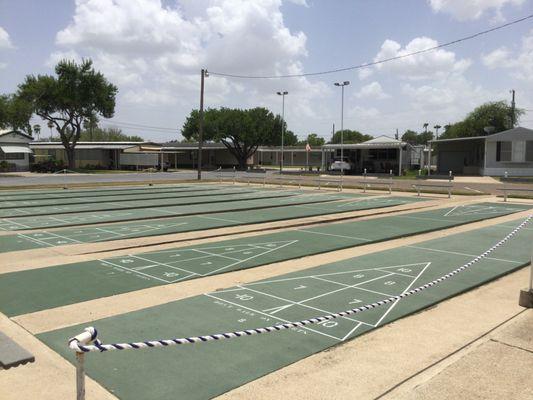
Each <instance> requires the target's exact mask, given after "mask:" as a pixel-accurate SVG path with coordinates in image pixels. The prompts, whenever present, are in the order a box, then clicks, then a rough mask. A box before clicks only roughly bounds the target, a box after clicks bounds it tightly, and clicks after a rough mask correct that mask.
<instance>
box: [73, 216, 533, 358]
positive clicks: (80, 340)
mask: <svg viewBox="0 0 533 400" xmlns="http://www.w3.org/2000/svg"><path fill="white" fill-rule="evenodd" d="M531 219H533V214H532V215H529V216H528V217H527V218H526V219H525V220H524V221H522V222H521V223H520V224H519V225H518V226H516V227H515V228H514V229H513V230H512V231H511V232H510V233H509V234H507V236H505V237H504V238H503V239H501V240H500V241H499V242H497V243H496V244H494V245H493V246H491V247H490V248H489V249H487V250H486V251H484V252H483V253H482V254H480V255H478V256H477V257H475V258H473V259H472V260H470V261H469V262H467V263H466V264H464V265H462V266H460V267H459V268H456V269H454V270H453V271H451V272H448V273H447V274H445V275H442V276H441V277H439V278H437V279H434V280H432V281H430V282H428V283H425V284H424V285H422V286H419V287H416V288H414V289H411V290H408V291H406V292H404V293H402V294H400V295H396V296H391V297H388V298H385V299H383V300H380V301H377V302H375V303H369V304H366V305H363V306H359V307H356V308H352V309H349V310H345V311H341V312H338V313H332V314H326V315H323V316H319V317H315V318H310V319H304V320H301V321H297V322H287V323H284V324H278V325H272V326H267V327H263V328H255V329H246V330H242V331H234V332H226V333H217V334H212V335H204V336H192V337H184V338H174V339H160V340H147V341H142V342H130V343H111V344H102V343H101V342H100V341H99V340H98V339H96V336H97V332H96V329H95V328H93V327H88V328H85V332H83V333H81V334H80V335H78V336H76V337H74V338H72V339H70V340H69V342H68V344H69V347H70V349H72V350H74V351H76V352H78V353H88V352H93V351H98V352H104V351H112V350H139V349H146V348H153V347H167V346H175V345H181V344H194V343H202V342H209V341H216V340H225V339H235V338H239V337H244V336H253V335H259V334H263V333H270V332H279V331H283V330H288V329H293V328H301V327H305V326H307V325H311V324H317V323H320V322H324V321H328V320H332V319H336V318H341V317H346V316H349V315H354V314H359V313H362V312H364V311H367V310H371V309H374V308H376V307H380V306H383V305H385V304H390V303H393V302H396V301H399V300H402V299H405V298H406V297H409V296H412V295H414V294H417V293H420V292H422V291H424V290H427V289H429V288H431V287H434V286H436V285H438V284H440V283H442V282H443V281H445V280H447V279H449V278H451V277H453V276H455V275H457V274H459V273H461V272H463V271H466V270H467V269H468V268H470V267H472V266H473V265H474V264H476V263H478V262H479V261H481V260H482V259H484V258H486V257H487V256H488V255H489V254H491V253H492V252H494V250H496V249H497V248H498V247H500V246H502V245H503V244H505V243H506V242H508V241H509V240H510V239H511V238H512V237H513V236H515V235H516V234H517V233H518V232H519V231H520V230H521V229H522V228H524V227H525V226H526V225H527V224H528V223H529V221H530V220H531ZM90 342H93V344H88V343H90Z"/></svg>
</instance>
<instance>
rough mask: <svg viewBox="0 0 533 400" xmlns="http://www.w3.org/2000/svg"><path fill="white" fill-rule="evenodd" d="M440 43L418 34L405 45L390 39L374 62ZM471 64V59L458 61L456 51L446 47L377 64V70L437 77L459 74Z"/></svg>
mask: <svg viewBox="0 0 533 400" xmlns="http://www.w3.org/2000/svg"><path fill="white" fill-rule="evenodd" d="M437 45H438V42H437V41H436V40H434V39H431V38H428V37H424V36H423V37H418V38H415V39H413V40H411V41H410V42H409V43H408V44H407V45H406V46H405V47H404V48H402V46H401V44H400V43H398V42H396V41H394V40H391V39H387V40H385V41H384V42H383V44H382V45H381V49H380V51H379V53H378V54H377V55H376V57H375V58H374V61H378V60H383V59H388V58H393V57H401V56H404V55H406V54H409V53H414V52H417V51H421V50H425V49H428V48H433V47H435V46H437ZM470 65H471V61H470V60H468V59H460V60H457V58H456V56H455V53H454V52H451V51H447V50H444V49H438V50H433V51H428V52H425V53H422V54H417V55H414V56H410V57H405V58H401V59H398V60H394V61H391V62H388V63H385V64H378V65H377V66H376V68H377V69H378V70H381V71H384V72H389V73H393V74H396V75H398V76H400V77H402V78H406V79H411V80H421V79H437V78H439V79H440V78H443V77H446V76H448V75H450V74H456V75H460V74H462V73H464V72H465V71H466V70H467V69H468V68H469V67H470Z"/></svg>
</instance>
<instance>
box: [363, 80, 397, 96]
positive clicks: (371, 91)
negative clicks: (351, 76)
mask: <svg viewBox="0 0 533 400" xmlns="http://www.w3.org/2000/svg"><path fill="white" fill-rule="evenodd" d="M355 97H357V98H359V99H379V100H380V99H387V98H389V97H390V95H388V94H387V93H385V92H384V91H383V88H382V87H381V84H380V83H379V82H375V81H374V82H372V83H369V84H368V85H365V86H363V87H362V88H361V90H359V92H357V93H356V94H355Z"/></svg>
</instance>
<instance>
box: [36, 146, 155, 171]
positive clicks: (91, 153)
mask: <svg viewBox="0 0 533 400" xmlns="http://www.w3.org/2000/svg"><path fill="white" fill-rule="evenodd" d="M144 143H145V142H78V143H77V144H76V147H75V152H74V158H75V168H87V169H118V168H120V156H121V153H122V152H123V151H124V150H125V149H128V148H131V147H135V146H138V145H141V144H144ZM30 148H31V149H32V150H33V152H34V153H35V162H43V161H48V160H50V159H55V160H57V161H59V162H62V163H64V164H67V153H66V151H65V147H64V146H63V144H62V143H61V142H33V143H31V144H30Z"/></svg>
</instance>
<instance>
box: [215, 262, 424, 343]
mask: <svg viewBox="0 0 533 400" xmlns="http://www.w3.org/2000/svg"><path fill="white" fill-rule="evenodd" d="M430 265H431V262H421V263H414V264H402V265H394V266H387V267H374V268H367V269H360V270H354V271H348V272H338V273H331V274H317V275H311V276H302V277H294V278H284V279H279V280H270V281H263V282H256V283H252V284H248V285H244V286H242V290H243V291H244V293H247V294H249V295H250V296H251V297H253V301H252V302H251V303H253V302H259V303H261V306H259V304H255V306H256V307H257V309H258V310H260V311H261V312H263V313H265V314H268V315H272V316H274V317H277V318H282V319H283V320H287V321H294V320H299V319H304V318H310V317H314V316H320V315H324V314H329V313H335V312H339V311H344V310H347V309H351V308H356V307H358V306H362V305H365V304H369V303H374V302H377V301H379V300H383V299H386V298H387V297H392V296H396V295H400V294H401V293H403V292H405V291H407V290H409V289H411V288H413V287H416V285H417V284H420V283H421V282H420V281H419V279H420V278H421V277H422V276H423V273H424V272H425V271H426V269H427V268H428V267H429V266H430ZM233 290H234V289H229V290H228V293H227V294H224V296H227V295H229V296H231V294H232V291H233ZM217 295H218V296H220V295H222V294H221V293H220V292H217ZM259 300H262V301H259ZM267 300H268V301H267ZM263 303H264V304H263ZM395 303H396V302H393V303H391V304H388V305H384V306H380V307H377V308H376V309H373V310H369V311H365V312H363V313H361V314H357V315H353V316H351V317H349V319H343V320H344V321H345V322H344V323H340V322H339V326H338V328H337V330H338V332H337V336H338V337H340V338H341V339H342V338H345V337H346V338H347V337H349V336H350V335H351V334H353V333H354V331H355V330H354V326H355V325H354V324H356V323H362V324H363V325H367V326H378V325H380V323H381V322H382V321H383V320H384V319H385V317H386V316H387V315H388V313H389V312H390V311H391V310H392V309H393V308H394V307H395ZM248 304H250V303H248ZM267 305H268V306H267ZM346 322H350V323H346Z"/></svg>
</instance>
